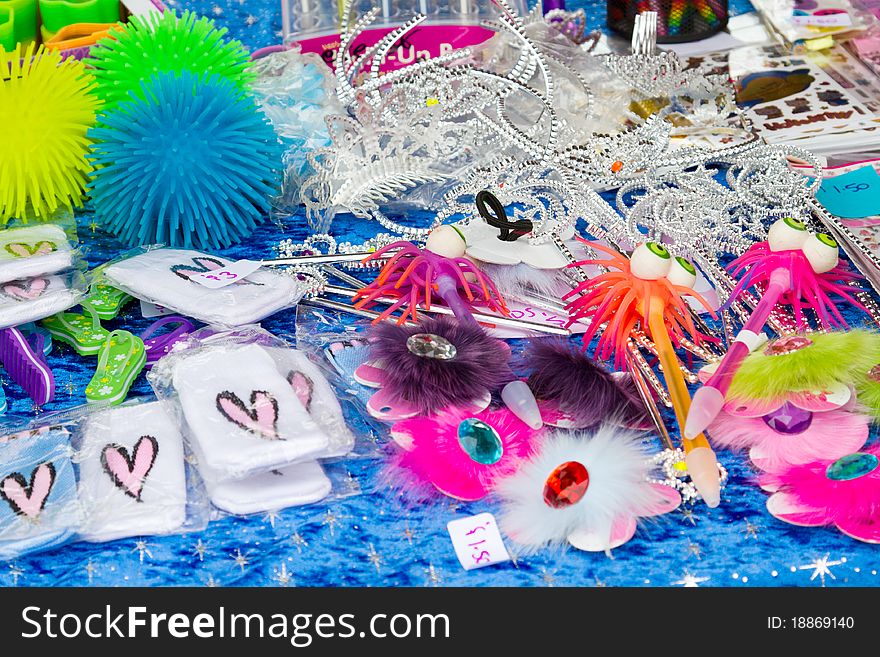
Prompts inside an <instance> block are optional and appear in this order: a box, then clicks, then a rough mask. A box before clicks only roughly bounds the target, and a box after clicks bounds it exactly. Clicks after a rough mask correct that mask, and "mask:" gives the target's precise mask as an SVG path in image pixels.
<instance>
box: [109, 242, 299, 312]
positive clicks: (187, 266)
mask: <svg viewBox="0 0 880 657" xmlns="http://www.w3.org/2000/svg"><path fill="white" fill-rule="evenodd" d="M232 262H233V261H231V260H228V259H226V258H222V257H220V256H213V255H208V254H206V253H201V252H199V251H190V250H185V249H168V248H162V247H159V246H153V247H146V248H141V249H135V250H133V251H129V252H128V253H126V254H125V255H124V256H122V257H121V258H119V259H116V260H113V261H111V262H109V263H107V264H105V265H102V266H101V267H99V268H98V269H97V270H95V277H96V281H97V282H102V283H105V284H107V285H111V286H113V287H116V288H119V289H121V290H124V291H125V292H127V293H128V294H130V295H132V296H133V297H136V298H138V299H141V300H143V301H148V302H150V303H154V304H157V305H160V306H163V307H165V308H167V309H170V310H173V311H175V312H177V313H180V314H181V315H186V316H187V317H192V318H194V319H197V320H200V321H202V322H205V323H207V324H217V325H221V326H241V325H244V324H251V323H253V322H258V321H260V320H261V319H263V318H265V317H268V316H270V315H273V314H274V313H276V312H278V311H279V310H282V309H283V308H288V307H291V306H294V305H296V304H297V303H298V302H299V300H300V299H301V298H302V296H303V294H304V293H305V287H304V286H303V285H302V284H301V283H300V282H299V281H297V280H296V279H294V278H292V277H290V276H288V275H286V274H280V273H277V272H274V271H270V270H268V269H260V270H258V271H256V272H254V273H253V274H250V275H248V276H246V277H244V278H241V279H240V280H238V281H236V282H235V283H232V284H231V285H228V286H226V287H221V288H218V289H210V288H208V287H205V286H203V285H201V284H200V283H197V282H195V281H193V280H191V279H190V277H191V276H193V275H195V274H199V273H209V272H211V271H214V270H217V269H221V268H224V267H226V266H228V265H230V264H232Z"/></svg>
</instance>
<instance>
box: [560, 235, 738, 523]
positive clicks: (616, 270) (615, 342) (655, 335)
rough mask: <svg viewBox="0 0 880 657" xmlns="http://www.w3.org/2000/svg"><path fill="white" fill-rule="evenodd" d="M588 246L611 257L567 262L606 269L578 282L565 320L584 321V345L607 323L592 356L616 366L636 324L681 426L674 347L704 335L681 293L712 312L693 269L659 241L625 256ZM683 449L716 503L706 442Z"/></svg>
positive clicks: (680, 379) (684, 409)
mask: <svg viewBox="0 0 880 657" xmlns="http://www.w3.org/2000/svg"><path fill="white" fill-rule="evenodd" d="M583 241H584V242H586V240H583ZM590 247H591V248H593V249H595V250H597V251H600V252H602V253H605V254H607V255H608V256H610V260H584V261H581V262H577V263H574V264H573V265H572V266H585V265H598V266H601V267H604V268H609V269H610V270H611V271H608V272H606V273H604V274H600V275H599V276H596V277H594V278H592V279H589V280H587V281H585V282H583V283H581V284H580V285H578V287H577V288H576V289H574V290H573V291H571V292H570V293H568V294H567V295H566V296H565V297H564V299H566V300H568V306H566V309H567V310H568V313H569V318H570V319H569V323H570V324H573V323H575V322H577V321H579V320H587V321H588V322H589V324H590V326H589V329H588V330H587V332H586V333H584V338H583V343H584V346H585V347H586V346H587V345H589V344H590V342H591V341H592V339H593V338H594V337H595V336H596V335H597V334H598V332H599V330H600V327H601V326H602V325H603V324H607V325H606V326H605V328H604V331H603V332H602V335H601V337H600V338H599V342H598V345H597V347H596V355H597V357H599V358H602V359H610V358H613V359H614V362H615V364H616V365H617V366H619V367H622V366H624V365H625V363H626V345H627V341H628V340H629V337H630V334H631V333H632V331H633V329H634V328H636V326H637V325H638V326H641V327H642V328H643V329H644V330H645V332H646V333H647V334H648V335H649V336H650V338H651V339H652V340H653V341H654V343H655V344H656V346H657V356H658V358H659V359H660V364H661V365H662V367H663V378H664V379H665V381H666V387H667V388H668V389H669V394H670V398H671V399H672V405H673V409H674V411H675V416H676V419H677V420H678V424H679V426H684V420H685V417H687V414H688V409H689V407H690V402H691V398H690V394H689V393H688V389H687V384H686V383H685V380H684V376H683V375H682V373H681V370H680V369H679V365H678V358H677V357H676V355H675V347H674V346H673V345H674V344H678V342H679V339H680V338H683V337H687V336H690V337H691V338H692V339H693V341H694V342H695V343H697V344H701V343H702V342H704V341H705V340H707V339H708V338H707V337H706V336H704V335H702V334H701V333H700V332H699V331H697V329H696V326H695V325H694V322H693V319H692V318H691V316H690V310H689V308H688V305H687V302H686V301H685V300H684V296H690V297H693V298H694V299H696V300H697V301H698V302H699V303H700V304H701V305H702V306H703V307H704V308H706V310H708V311H709V312H711V309H710V307H709V304H708V302H707V301H706V300H705V299H703V298H702V297H701V296H700V295H699V294H697V293H696V292H694V290H693V286H694V284H695V283H696V280H697V275H696V269H694V266H693V265H692V264H691V263H690V262H688V261H687V260H684V259H683V258H673V257H672V256H671V254H670V253H669V251H667V250H666V248H665V247H664V246H663V245H661V244H656V243H654V242H648V243H646V244H642V245H640V246H639V247H637V248H636V249H635V251H633V254H632V256H631V257H630V258H626V257H625V256H623V255H621V254H620V253H618V252H617V251H615V250H613V249H610V248H607V247H604V246H602V245H600V244H595V243H590ZM684 448H685V452H686V453H687V466H688V473H689V474H690V477H691V480H692V481H693V482H694V485H695V486H696V487H697V489H698V490H699V491H700V493H701V495H702V496H703V499H704V500H705V501H706V504H707V505H709V506H710V507H715V506H718V504H719V503H720V501H721V498H720V495H721V483H720V480H719V477H718V468H717V465H716V460H715V454H714V453H713V452H712V448H711V447H710V446H709V441H708V440H706V437H705V436H704V435H703V434H702V433H700V434H698V435H696V436H693V437H691V438H685V440H684Z"/></svg>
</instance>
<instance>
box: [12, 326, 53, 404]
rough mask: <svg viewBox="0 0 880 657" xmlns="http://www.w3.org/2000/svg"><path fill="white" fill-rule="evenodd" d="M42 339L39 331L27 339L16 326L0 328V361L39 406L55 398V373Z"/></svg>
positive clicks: (17, 383)
mask: <svg viewBox="0 0 880 657" xmlns="http://www.w3.org/2000/svg"><path fill="white" fill-rule="evenodd" d="M43 341H44V337H43V336H42V335H40V334H37V333H35V334H33V335H32V336H31V341H28V339H26V338H25V337H24V334H23V333H22V332H21V331H19V330H18V329H17V328H6V329H3V330H0V363H2V364H3V367H4V369H5V370H6V372H7V374H9V378H10V379H12V380H13V381H14V382H15V383H16V385H18V386H20V387H21V388H22V389H23V390H24V391H25V392H26V393H27V395H28V396H29V397H30V398H31V399H32V400H34V403H35V404H37V405H38V406H42V405H43V404H47V403H49V402H50V401H52V400H53V399H54V398H55V375H54V374H53V373H52V369H51V368H50V367H49V364H48V363H47V362H46V355H45V354H44V353H43Z"/></svg>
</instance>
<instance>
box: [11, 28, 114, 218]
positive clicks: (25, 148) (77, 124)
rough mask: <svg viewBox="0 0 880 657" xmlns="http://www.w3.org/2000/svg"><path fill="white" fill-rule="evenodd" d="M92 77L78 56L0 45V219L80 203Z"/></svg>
mask: <svg viewBox="0 0 880 657" xmlns="http://www.w3.org/2000/svg"><path fill="white" fill-rule="evenodd" d="M94 85H95V81H94V79H93V78H92V77H91V76H90V75H89V74H88V72H87V71H86V69H85V67H84V66H83V64H82V62H78V61H76V60H74V59H67V60H65V61H64V62H62V61H61V55H60V54H59V53H58V52H57V51H50V50H45V49H44V48H43V47H42V46H39V47H37V48H35V47H34V45H33V44H31V45H29V46H28V47H27V48H25V49H22V47H21V45H18V46H16V48H15V50H13V51H11V52H6V51H5V50H4V49H3V48H0V135H2V136H0V227H2V226H4V225H6V223H7V222H8V221H9V220H10V219H12V218H18V219H21V220H23V221H27V220H28V219H47V218H49V216H50V215H51V214H52V213H53V212H55V211H56V210H58V209H59V208H65V207H66V208H69V207H71V205H76V206H77V207H79V206H81V205H82V194H83V189H84V188H85V185H86V182H87V181H88V177H89V173H90V172H91V170H92V167H91V165H90V164H89V161H88V160H87V159H86V155H87V154H88V152H89V148H90V145H91V141H90V140H89V139H88V137H87V136H86V132H87V130H88V129H89V128H90V127H92V126H93V125H94V123H95V112H96V111H97V110H98V108H99V106H100V101H99V100H98V98H97V97H96V96H95V95H94V93H92V91H93V89H94Z"/></svg>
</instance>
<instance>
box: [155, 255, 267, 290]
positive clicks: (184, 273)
mask: <svg viewBox="0 0 880 657" xmlns="http://www.w3.org/2000/svg"><path fill="white" fill-rule="evenodd" d="M226 266H227V265H226V264H224V263H223V262H222V261H220V260H218V259H217V258H209V257H208V256H194V257H193V259H192V264H191V265H173V266H172V267H171V271H172V272H173V273H174V274H175V275H176V276H179V277H180V278H182V279H183V280H185V281H189V280H190V279H191V278H192V277H193V276H195V275H196V274H207V273H208V272H211V271H217V270H218V269H223V268H224V267H226ZM234 285H262V283H254V282H253V281H249V280H246V279H244V278H242V279H240V280H238V281H236V282H235V283H234Z"/></svg>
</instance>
